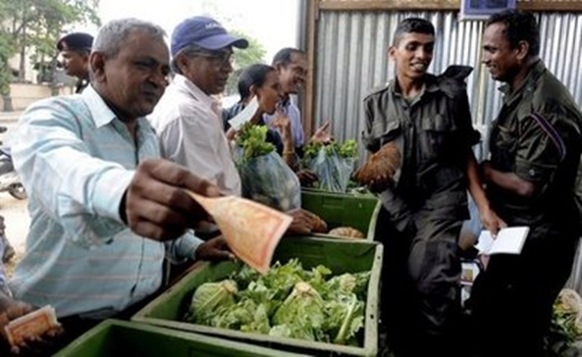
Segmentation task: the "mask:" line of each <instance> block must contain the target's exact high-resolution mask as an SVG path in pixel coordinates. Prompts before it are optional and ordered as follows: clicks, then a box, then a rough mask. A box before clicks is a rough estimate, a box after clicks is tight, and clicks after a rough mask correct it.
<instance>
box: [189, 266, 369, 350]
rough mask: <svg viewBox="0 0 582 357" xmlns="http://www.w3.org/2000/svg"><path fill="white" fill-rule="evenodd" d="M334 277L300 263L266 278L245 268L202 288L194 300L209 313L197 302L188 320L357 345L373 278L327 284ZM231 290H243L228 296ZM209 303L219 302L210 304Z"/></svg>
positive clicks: (351, 277) (325, 270) (274, 269)
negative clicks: (191, 316)
mask: <svg viewBox="0 0 582 357" xmlns="http://www.w3.org/2000/svg"><path fill="white" fill-rule="evenodd" d="M331 274H332V272H331V270H329V268H327V267H325V266H323V265H319V266H316V267H314V268H312V269H311V270H305V269H303V267H302V265H301V263H300V262H299V260H297V259H291V260H290V261H289V262H288V263H287V264H284V265H282V264H281V263H280V262H277V263H275V264H274V265H273V267H272V268H271V269H270V270H269V272H268V273H267V274H266V275H264V276H262V275H259V274H258V273H257V272H255V271H254V270H252V269H251V268H249V267H247V266H244V267H243V268H242V269H241V270H240V271H239V272H238V273H234V274H232V276H231V277H230V278H229V279H228V280H224V281H223V282H219V283H206V284H203V285H201V286H200V287H199V288H198V289H197V291H196V293H195V294H194V298H197V297H199V299H198V300H200V303H198V304H197V306H198V309H206V310H205V311H196V306H195V304H194V298H193V300H192V305H191V306H192V307H194V309H193V310H191V312H190V315H193V316H194V317H196V316H203V318H202V319H198V318H190V319H189V320H190V321H193V322H195V323H201V324H205V325H210V326H214V327H220V328H228V329H234V330H240V331H246V332H257V333H262V334H268V335H271V336H279V337H290V338H299V339H306V340H311V341H322V342H328V343H338V344H351V345H357V344H358V339H357V337H358V333H359V332H360V331H361V330H362V328H363V327H364V310H365V304H364V300H365V299H366V291H367V287H368V281H369V278H370V272H361V273H355V274H348V273H346V274H342V275H339V276H335V277H332V278H331V279H329V276H330V275H331ZM233 285H235V286H236V285H238V286H239V287H240V288H241V289H240V290H236V291H235V292H234V294H229V293H228V292H230V291H233V289H232V288H229V286H233ZM201 289H202V290H203V292H202V293H200V294H199V293H198V291H199V290H201ZM231 298H232V299H231ZM210 299H212V301H215V300H216V302H215V303H209V302H208V300H210ZM205 300H206V301H207V302H206V303H202V301H205Z"/></svg>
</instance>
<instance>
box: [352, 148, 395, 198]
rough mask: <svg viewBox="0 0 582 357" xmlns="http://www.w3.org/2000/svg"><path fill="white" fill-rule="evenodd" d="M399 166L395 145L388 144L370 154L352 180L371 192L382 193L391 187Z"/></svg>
mask: <svg viewBox="0 0 582 357" xmlns="http://www.w3.org/2000/svg"><path fill="white" fill-rule="evenodd" d="M400 165H401V156H400V150H398V147H397V145H396V143H393V142H390V143H388V144H386V145H384V146H383V147H382V148H381V149H380V150H379V151H378V152H376V153H374V154H372V156H370V158H369V159H368V161H367V162H366V163H364V165H362V166H361V167H360V168H358V170H356V172H355V173H354V179H355V180H356V181H358V182H359V183H361V184H364V185H367V186H368V187H369V188H370V190H371V191H373V192H382V191H384V190H386V189H387V188H389V187H390V186H391V185H392V183H393V182H394V175H395V173H396V171H397V170H398V169H399V168H400Z"/></svg>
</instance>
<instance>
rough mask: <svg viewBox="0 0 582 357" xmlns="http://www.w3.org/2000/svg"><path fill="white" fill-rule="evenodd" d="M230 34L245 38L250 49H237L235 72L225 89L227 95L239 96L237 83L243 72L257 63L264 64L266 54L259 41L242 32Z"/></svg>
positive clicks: (237, 31) (234, 63) (235, 52)
mask: <svg viewBox="0 0 582 357" xmlns="http://www.w3.org/2000/svg"><path fill="white" fill-rule="evenodd" d="M230 33H232V34H233V35H234V36H237V37H242V38H245V39H246V40H247V41H249V47H247V48H245V49H243V50H241V49H235V51H234V62H233V67H234V72H233V73H232V74H231V75H230V78H228V82H227V84H226V88H225V92H226V95H233V94H238V90H237V83H238V79H239V77H240V74H241V72H242V70H243V69H245V68H246V67H248V66H250V65H252V64H255V63H264V57H265V54H266V51H265V48H264V47H263V45H262V44H261V43H260V42H259V41H258V40H257V39H255V38H253V37H250V36H248V35H246V34H245V33H244V32H242V31H240V30H232V31H230Z"/></svg>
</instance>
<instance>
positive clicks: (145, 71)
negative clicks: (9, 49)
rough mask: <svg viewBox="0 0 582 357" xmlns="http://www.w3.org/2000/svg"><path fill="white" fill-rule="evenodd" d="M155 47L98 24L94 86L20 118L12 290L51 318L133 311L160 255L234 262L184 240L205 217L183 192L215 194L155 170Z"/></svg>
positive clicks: (157, 36)
mask: <svg viewBox="0 0 582 357" xmlns="http://www.w3.org/2000/svg"><path fill="white" fill-rule="evenodd" d="M164 36H165V34H164V31H163V30H162V29H161V28H160V27H159V26H157V25H154V24H151V23H149V22H144V21H141V20H137V19H120V20H114V21H112V22H110V23H108V24H106V25H104V26H103V27H102V28H101V29H100V31H99V34H98V35H97V37H96V39H95V42H94V44H93V51H92V53H91V55H90V58H89V64H90V70H91V85H90V86H89V87H87V88H86V89H85V91H83V93H82V94H80V95H73V96H66V97H53V98H49V99H46V100H42V101H39V102H37V103H35V104H33V105H32V106H31V107H30V108H28V109H27V111H26V112H25V113H24V114H23V116H22V117H21V119H20V123H19V128H18V133H17V138H16V140H15V143H14V146H13V149H12V150H13V156H14V163H15V167H16V169H17V171H18V172H19V174H20V177H21V178H22V182H23V184H24V186H25V188H26V190H27V192H28V195H29V211H30V215H31V226H30V232H29V234H28V237H27V242H26V254H25V256H24V258H23V260H22V262H21V263H20V264H19V265H18V267H17V269H16V271H15V273H14V276H13V279H12V281H11V283H10V287H11V290H12V292H13V294H14V295H15V297H17V298H18V299H20V300H23V301H26V302H27V303H31V304H33V305H35V306H43V305H46V304H50V305H52V306H53V307H54V308H55V309H56V312H57V315H58V317H59V318H62V317H72V316H74V317H75V318H78V319H88V320H94V319H102V318H106V317H109V316H113V315H115V314H117V313H119V312H121V311H123V310H126V309H127V308H128V307H131V306H132V305H134V304H136V303H139V302H141V301H142V300H144V299H145V298H146V297H148V296H150V295H151V294H153V293H155V292H156V291H157V290H158V289H159V288H160V287H161V285H162V276H163V274H162V272H163V262H164V257H165V256H169V257H171V258H174V259H195V258H196V259H209V258H216V259H228V258H231V257H232V255H231V254H230V253H228V252H227V251H225V250H223V248H224V241H222V240H220V239H216V240H212V241H209V242H206V243H203V242H202V241H200V240H199V239H198V238H196V237H195V236H194V235H193V234H192V233H189V232H191V231H188V230H187V228H189V227H192V225H193V224H195V223H197V222H198V221H199V220H200V219H202V218H207V217H206V215H205V213H204V212H203V211H202V209H201V208H200V206H198V205H197V204H196V203H195V202H194V201H193V200H192V199H191V198H190V197H189V196H188V194H187V193H186V191H185V190H184V189H183V188H188V189H190V190H193V191H197V192H200V193H202V194H204V195H207V196H212V195H214V196H216V195H218V189H217V188H216V187H215V186H214V185H212V184H210V183H209V182H207V181H204V180H201V179H199V178H198V177H196V176H194V175H193V174H191V173H189V172H188V171H187V170H186V169H184V168H183V167H181V166H178V165H176V164H173V163H170V162H169V161H165V160H161V159H159V157H160V149H159V146H158V140H157V138H156V136H155V133H154V131H153V129H152V127H151V126H150V125H149V123H148V121H147V120H146V119H145V118H144V117H145V116H146V115H147V114H149V113H151V111H152V110H153V108H154V106H155V105H156V103H157V102H158V100H159V99H160V97H161V96H162V94H163V93H164V89H165V87H166V85H167V76H168V74H169V53H168V48H167V45H166V44H165V42H164ZM65 329H66V326H65Z"/></svg>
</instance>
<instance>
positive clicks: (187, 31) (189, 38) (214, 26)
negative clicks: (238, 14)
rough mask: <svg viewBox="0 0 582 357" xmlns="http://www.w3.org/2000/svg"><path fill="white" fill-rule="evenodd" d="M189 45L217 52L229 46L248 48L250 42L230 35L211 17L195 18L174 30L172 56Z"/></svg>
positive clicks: (183, 22)
mask: <svg viewBox="0 0 582 357" xmlns="http://www.w3.org/2000/svg"><path fill="white" fill-rule="evenodd" d="M189 45H196V46H199V47H202V48H204V49H207V50H211V51H215V50H220V49H222V48H225V47H227V46H234V47H237V48H247V47H248V46H249V42H248V41H247V40H245V39H244V38H241V37H234V36H233V35H231V34H229V33H228V32H226V30H225V29H224V27H222V25H221V24H219V23H218V22H217V21H216V20H214V19H211V18H210V17H204V16H195V17H191V18H189V19H186V20H184V21H182V22H181V23H179V24H178V26H176V28H175V29H174V32H173V33H172V43H171V46H170V47H171V50H172V56H175V55H176V54H178V52H180V51H181V50H182V49H183V48H185V47H186V46H189Z"/></svg>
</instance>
